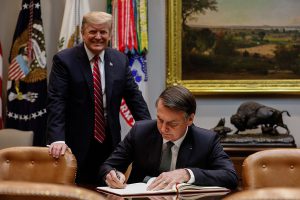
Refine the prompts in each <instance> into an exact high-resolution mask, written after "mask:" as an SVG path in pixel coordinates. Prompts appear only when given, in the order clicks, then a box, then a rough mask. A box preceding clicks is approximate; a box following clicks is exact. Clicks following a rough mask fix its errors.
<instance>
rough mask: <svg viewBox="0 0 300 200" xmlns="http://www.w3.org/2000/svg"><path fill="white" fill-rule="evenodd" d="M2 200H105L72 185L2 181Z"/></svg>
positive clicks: (0, 186) (0, 187)
mask: <svg viewBox="0 0 300 200" xmlns="http://www.w3.org/2000/svg"><path fill="white" fill-rule="evenodd" d="M0 199H1V200H24V199H26V200H41V199H42V200H104V199H105V198H104V197H103V196H102V195H100V194H98V193H97V192H94V191H91V190H88V189H85V188H81V187H77V186H70V185H59V184H53V183H32V182H19V181H0Z"/></svg>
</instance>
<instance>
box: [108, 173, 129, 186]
mask: <svg viewBox="0 0 300 200" xmlns="http://www.w3.org/2000/svg"><path fill="white" fill-rule="evenodd" d="M105 182H106V184H107V185H108V186H109V187H111V188H124V187H125V186H126V184H125V175H124V174H123V173H122V172H119V171H117V170H116V169H112V170H111V171H110V172H109V173H107V175H106V179H105Z"/></svg>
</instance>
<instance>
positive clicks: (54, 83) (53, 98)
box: [47, 55, 68, 143]
mask: <svg viewBox="0 0 300 200" xmlns="http://www.w3.org/2000/svg"><path fill="white" fill-rule="evenodd" d="M67 90H68V72H67V69H66V67H64V64H63V63H62V61H61V60H60V59H59V57H58V56H56V55H55V56H54V57H53V65H52V70H51V74H50V78H49V84H48V101H47V112H48V121H47V129H48V131H47V132H48V142H50V143H52V142H54V141H64V140H65V109H66V99H67Z"/></svg>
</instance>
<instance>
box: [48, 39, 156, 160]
mask: <svg viewBox="0 0 300 200" xmlns="http://www.w3.org/2000/svg"><path fill="white" fill-rule="evenodd" d="M104 60H105V88H106V109H107V125H108V127H109V130H110V133H109V134H111V138H112V143H113V146H116V145H117V144H118V143H119V142H120V140H121V134H120V129H121V128H120V127H121V126H120V121H119V110H120V103H121V99H122V97H123V98H124V99H125V100H126V102H127V105H128V107H129V109H130V110H131V112H132V114H133V117H134V119H135V120H142V119H151V118H150V114H149V111H148V107H147V105H146V103H145V101H144V98H143V97H142V94H141V92H140V91H139V89H138V86H137V84H136V83H135V81H134V80H133V78H132V76H131V71H130V69H129V66H128V59H127V57H126V55H125V54H123V53H121V52H119V51H117V50H114V49H111V48H107V49H105V55H104ZM93 90H94V89H93V75H92V70H91V66H90V61H89V60H88V56H87V54H86V51H85V49H84V45H83V43H82V44H80V45H78V46H76V47H73V48H70V49H65V50H62V51H60V52H59V53H57V54H56V55H55V56H54V57H53V66H52V71H51V74H50V79H49V86H48V105H47V111H48V141H49V142H50V143H51V142H54V141H60V140H64V141H66V143H67V145H68V146H69V147H70V148H71V149H72V151H73V153H74V154H75V155H76V158H77V160H78V162H81V161H82V160H83V159H84V157H85V156H86V153H87V151H88V147H89V145H90V142H91V139H92V138H93V129H94V92H93ZM100 156H101V155H100Z"/></svg>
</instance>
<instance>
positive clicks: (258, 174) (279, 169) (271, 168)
mask: <svg viewBox="0 0 300 200" xmlns="http://www.w3.org/2000/svg"><path fill="white" fill-rule="evenodd" d="M242 177H243V178H242V180H243V187H244V189H255V188H263V187H300V149H271V150H264V151H259V152H256V153H254V154H252V155H250V156H248V157H247V158H246V159H245V160H244V162H243V166H242Z"/></svg>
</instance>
